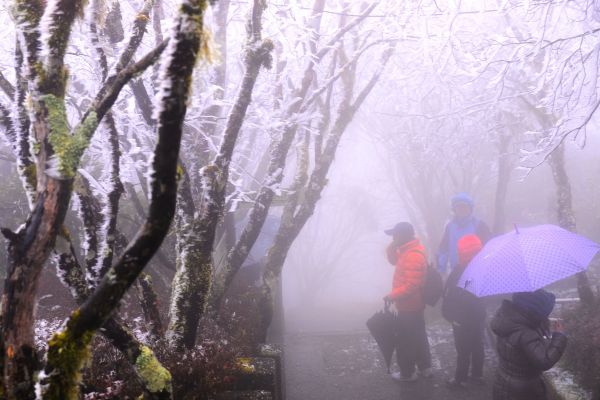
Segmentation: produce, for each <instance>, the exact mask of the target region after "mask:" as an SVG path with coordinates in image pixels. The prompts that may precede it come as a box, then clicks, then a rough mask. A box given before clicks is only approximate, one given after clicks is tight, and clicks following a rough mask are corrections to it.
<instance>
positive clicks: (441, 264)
mask: <svg viewBox="0 0 600 400" xmlns="http://www.w3.org/2000/svg"><path fill="white" fill-rule="evenodd" d="M450 203H451V205H452V207H453V208H454V206H455V205H457V204H459V203H464V204H467V205H468V206H469V207H470V208H471V214H470V215H468V216H466V217H464V218H459V217H456V216H455V217H454V218H452V220H451V221H450V222H448V224H447V225H446V229H445V231H444V236H443V238H442V242H441V243H440V246H439V248H438V256H437V262H438V269H439V270H440V272H445V271H446V269H447V267H448V265H450V270H452V269H454V267H455V266H456V265H458V240H459V239H460V238H461V237H463V236H465V235H469V234H475V235H477V236H479V239H480V240H481V242H482V243H484V244H485V242H487V240H488V239H489V237H490V231H489V228H488V227H487V225H486V224H485V223H484V222H483V221H480V220H479V219H478V218H476V217H475V216H473V214H472V211H473V208H474V206H475V203H474V201H473V199H472V198H471V196H469V195H468V194H467V193H464V192H461V193H458V194H456V195H455V196H453V197H452V199H451V201H450Z"/></svg>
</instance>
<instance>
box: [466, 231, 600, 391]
mask: <svg viewBox="0 0 600 400" xmlns="http://www.w3.org/2000/svg"><path fill="white" fill-rule="evenodd" d="M599 251H600V245H598V244H597V243H595V242H593V241H591V240H589V239H587V238H585V237H583V236H580V235H577V234H575V233H573V232H570V231H567V230H565V229H562V228H561V227H558V226H555V225H549V224H547V225H538V226H533V227H528V228H519V227H517V226H515V230H514V231H513V232H508V233H506V234H504V235H501V236H498V237H495V238H493V239H491V240H490V241H489V242H488V243H487V244H486V245H485V247H484V248H483V249H482V250H481V251H480V252H479V253H478V254H477V255H476V256H475V258H473V260H471V262H470V263H469V265H468V266H467V268H466V269H465V271H464V272H463V274H462V275H461V277H460V279H459V281H458V286H459V287H461V288H463V289H466V290H468V291H469V292H471V293H473V294H474V295H475V296H477V297H484V296H492V295H495V294H507V293H513V295H512V301H509V300H504V301H503V302H502V305H501V307H500V308H499V310H498V311H497V313H496V315H495V316H494V318H493V319H492V322H491V324H490V325H491V328H492V331H493V332H494V334H495V335H496V336H497V338H498V339H497V345H496V348H497V351H498V356H499V359H500V363H499V368H498V370H497V372H496V377H495V381H494V389H493V399H494V400H546V399H547V398H548V395H547V393H546V387H545V385H544V382H543V380H542V371H545V370H547V369H550V368H552V366H554V364H556V363H557V362H558V360H559V359H560V358H561V356H562V354H563V353H564V351H565V348H566V346H567V338H566V336H565V335H564V333H563V329H562V326H561V325H560V324H558V325H557V326H556V327H554V329H550V326H549V325H550V324H549V319H548V317H549V315H550V313H551V312H552V310H553V308H554V303H555V298H554V295H553V294H552V293H550V292H547V291H545V290H544V289H543V287H545V286H547V285H549V284H551V283H553V282H556V281H558V280H561V279H564V278H567V277H569V276H572V275H574V274H577V273H579V272H582V271H584V270H585V269H587V268H588V266H589V264H590V262H591V260H592V259H593V258H594V257H596V255H597V254H598V252H599Z"/></svg>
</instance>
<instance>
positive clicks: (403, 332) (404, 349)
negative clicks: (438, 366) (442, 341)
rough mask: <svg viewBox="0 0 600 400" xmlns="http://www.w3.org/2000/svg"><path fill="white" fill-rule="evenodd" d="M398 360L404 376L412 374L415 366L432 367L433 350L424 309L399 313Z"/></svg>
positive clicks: (422, 368)
mask: <svg viewBox="0 0 600 400" xmlns="http://www.w3.org/2000/svg"><path fill="white" fill-rule="evenodd" d="M396 361H397V362H398V367H399V368H400V373H401V374H402V376H406V377H408V376H411V375H412V374H413V373H414V372H415V366H416V367H418V368H419V369H420V370H421V371H422V370H424V369H426V368H430V367H431V352H430V350H429V340H428V338H427V330H426V329H425V316H424V312H423V311H419V312H410V313H409V312H405V313H398V342H397V344H396Z"/></svg>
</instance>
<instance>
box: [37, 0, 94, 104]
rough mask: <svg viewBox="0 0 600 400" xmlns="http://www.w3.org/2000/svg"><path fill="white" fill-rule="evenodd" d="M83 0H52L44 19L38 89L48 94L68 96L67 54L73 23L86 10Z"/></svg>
mask: <svg viewBox="0 0 600 400" xmlns="http://www.w3.org/2000/svg"><path fill="white" fill-rule="evenodd" d="M83 8H84V1H83V0H54V1H50V2H49V3H48V4H47V5H46V8H45V10H44V15H43V16H42V19H41V21H40V32H41V42H42V46H41V50H40V59H41V62H42V65H43V70H42V72H41V73H40V75H39V82H38V89H39V90H40V92H42V93H45V94H52V95H54V96H57V97H61V98H62V97H64V95H65V86H66V85H65V83H66V79H67V74H68V73H67V71H66V69H65V68H64V57H65V52H66V50H67V45H68V44H69V36H70V35H71V26H72V25H73V22H74V21H75V17H77V16H78V15H81V14H82V13H83Z"/></svg>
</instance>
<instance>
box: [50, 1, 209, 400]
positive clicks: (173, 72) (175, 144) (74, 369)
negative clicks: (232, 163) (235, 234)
mask: <svg viewBox="0 0 600 400" xmlns="http://www.w3.org/2000/svg"><path fill="white" fill-rule="evenodd" d="M206 5H207V4H206V1H201V0H195V1H193V0H187V1H186V0H184V1H183V2H182V4H181V6H180V10H179V15H178V17H177V20H176V23H175V25H174V28H173V31H172V37H171V40H170V42H169V46H168V49H167V51H166V56H165V57H166V61H165V62H164V63H163V69H162V73H161V80H162V83H163V89H162V92H161V96H160V111H159V112H158V127H157V131H158V132H157V133H158V134H157V136H158V141H157V144H156V148H155V151H154V158H153V162H152V167H151V168H152V170H151V171H152V173H151V178H152V180H151V197H150V198H151V200H150V205H149V210H148V217H147V219H146V221H145V222H144V224H143V226H142V227H141V228H140V230H139V231H138V233H137V235H136V237H135V239H134V240H133V241H132V243H130V244H129V245H128V246H127V248H126V249H125V251H124V253H123V255H122V256H121V257H120V258H119V260H118V261H117V262H116V263H115V265H114V266H113V267H112V268H111V269H110V270H109V271H108V272H107V274H106V275H105V276H104V278H103V279H102V281H101V282H100V284H99V285H98V287H97V288H96V289H95V291H94V293H93V294H92V295H91V296H90V297H89V298H88V300H87V301H86V302H85V303H84V304H83V305H82V306H81V308H80V309H79V310H77V311H76V312H74V313H73V314H72V315H71V316H70V318H69V320H68V322H67V325H66V328H65V329H64V331H63V332H61V333H59V334H56V335H54V337H53V338H52V339H51V340H50V343H49V349H48V357H47V358H48V362H47V365H46V369H45V376H44V377H43V378H42V379H41V387H40V390H41V393H42V397H43V398H44V399H46V400H49V399H52V400H54V399H56V400H58V399H70V398H74V397H75V396H76V395H77V390H78V379H79V370H80V368H81V367H82V365H83V363H84V362H85V359H86V357H87V353H88V347H89V344H90V341H91V339H92V338H93V336H94V334H95V332H96V331H97V330H98V329H99V328H100V327H101V326H102V325H103V324H104V322H105V321H106V320H107V319H108V318H109V317H110V316H111V314H112V313H113V311H114V310H115V308H116V307H117V306H118V304H119V301H120V300H121V298H122V296H123V295H124V294H125V291H126V290H127V289H128V288H129V287H130V286H131V285H132V284H133V283H134V281H135V279H136V278H137V277H138V276H139V274H140V273H141V271H142V270H143V268H144V266H145V265H146V264H147V263H148V261H149V260H150V259H151V258H152V256H153V255H154V253H155V252H156V250H157V249H158V247H159V246H160V244H161V243H162V241H163V239H164V237H165V236H166V234H167V232H168V230H169V226H170V223H171V221H172V219H173V215H174V211H175V198H176V192H177V182H176V176H177V161H178V157H179V148H180V142H181V132H182V125H183V119H184V117H185V114H186V110H187V98H188V96H189V91H190V85H191V75H192V72H193V69H194V65H195V62H196V59H197V58H198V54H199V51H200V44H201V42H202V40H203V38H202V37H201V33H202V29H203V13H204V9H205V7H206ZM128 68H129V67H127V68H126V69H125V70H127V69H128ZM125 70H124V71H125ZM142 356H143V357H144V360H140V362H142V364H143V365H148V363H147V361H148V360H147V359H146V358H147V354H145V353H142V354H141V355H140V357H142ZM150 365H152V364H150ZM153 378H156V376H153ZM155 383H157V385H156V386H154V389H156V392H162V391H167V390H169V388H170V386H171V382H170V375H168V376H164V377H162V379H161V380H159V381H158V382H155Z"/></svg>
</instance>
